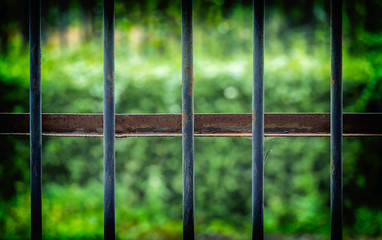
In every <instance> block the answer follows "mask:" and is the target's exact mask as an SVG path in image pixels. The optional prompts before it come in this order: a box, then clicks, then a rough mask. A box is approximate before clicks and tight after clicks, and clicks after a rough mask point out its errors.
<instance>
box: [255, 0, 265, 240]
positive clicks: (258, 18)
mask: <svg viewBox="0 0 382 240" xmlns="http://www.w3.org/2000/svg"><path fill="white" fill-rule="evenodd" d="M253 14H254V18H253V89H252V90H253V95H252V239H256V240H258V239H263V238H264V214H263V212H264V0H254V1H253Z"/></svg>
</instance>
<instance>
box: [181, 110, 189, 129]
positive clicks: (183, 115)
mask: <svg viewBox="0 0 382 240" xmlns="http://www.w3.org/2000/svg"><path fill="white" fill-rule="evenodd" d="M182 121H183V127H184V126H186V124H187V121H188V117H187V113H186V111H183V112H182Z"/></svg>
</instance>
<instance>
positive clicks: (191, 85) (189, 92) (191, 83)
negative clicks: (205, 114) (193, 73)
mask: <svg viewBox="0 0 382 240" xmlns="http://www.w3.org/2000/svg"><path fill="white" fill-rule="evenodd" d="M193 91H194V78H193V77H192V78H191V81H190V89H189V90H188V96H191V95H192V92H193Z"/></svg>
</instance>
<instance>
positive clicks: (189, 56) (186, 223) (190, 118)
mask: <svg viewBox="0 0 382 240" xmlns="http://www.w3.org/2000/svg"><path fill="white" fill-rule="evenodd" d="M181 8H182V12H181V15H182V116H181V117H182V123H181V126H180V127H181V132H182V135H183V138H182V171H183V239H184V240H186V239H194V234H195V231H194V224H195V220H194V215H195V210H194V206H195V202H194V199H195V192H194V95H193V92H194V91H193V88H194V76H193V47H192V39H193V37H192V0H182V7H181ZM165 118H166V117H165ZM175 126H179V125H178V124H176V125H175ZM169 127H170V128H171V126H169ZM177 130H179V129H177Z"/></svg>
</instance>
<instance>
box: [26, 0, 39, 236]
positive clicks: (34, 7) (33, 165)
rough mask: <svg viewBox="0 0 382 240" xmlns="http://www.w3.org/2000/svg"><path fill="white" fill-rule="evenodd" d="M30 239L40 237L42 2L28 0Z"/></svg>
mask: <svg viewBox="0 0 382 240" xmlns="http://www.w3.org/2000/svg"><path fill="white" fill-rule="evenodd" d="M29 49H30V94H29V97H30V99H29V103H30V179H31V183H30V184H31V239H41V238H42V208H41V184H42V181H41V175H42V169H41V138H42V137H41V2H40V0H30V1H29Z"/></svg>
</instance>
